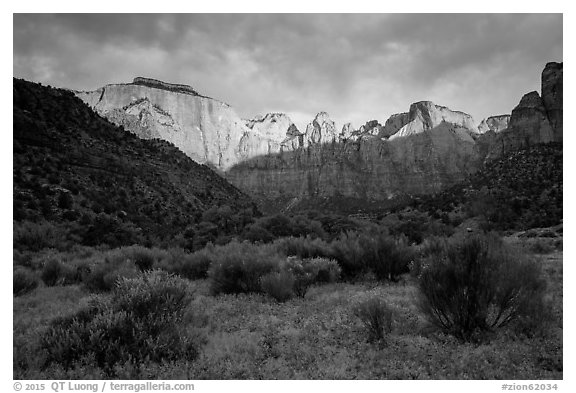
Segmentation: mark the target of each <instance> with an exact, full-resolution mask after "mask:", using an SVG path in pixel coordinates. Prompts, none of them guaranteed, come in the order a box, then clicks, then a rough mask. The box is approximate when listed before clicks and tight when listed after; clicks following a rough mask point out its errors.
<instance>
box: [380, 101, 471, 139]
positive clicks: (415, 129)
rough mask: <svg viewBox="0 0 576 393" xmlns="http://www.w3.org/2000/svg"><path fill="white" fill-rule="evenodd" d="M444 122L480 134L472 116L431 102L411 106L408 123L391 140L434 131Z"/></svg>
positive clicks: (421, 102)
mask: <svg viewBox="0 0 576 393" xmlns="http://www.w3.org/2000/svg"><path fill="white" fill-rule="evenodd" d="M443 122H444V123H450V124H453V125H455V126H458V127H460V128H463V129H466V130H468V131H470V132H473V133H477V132H478V129H477V128H476V126H475V125H474V119H473V118H472V116H470V115H468V114H466V113H464V112H459V111H452V110H450V109H448V108H446V107H444V106H439V105H435V104H434V103H433V102H431V101H420V102H416V103H414V104H412V105H410V111H409V112H408V123H406V124H405V125H404V126H402V128H400V129H399V130H398V132H396V133H395V134H393V135H392V136H390V139H396V138H401V137H406V136H410V135H415V134H419V133H422V132H424V131H427V130H430V129H433V128H434V127H437V126H439V125H440V124H441V123H443Z"/></svg>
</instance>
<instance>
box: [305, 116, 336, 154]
mask: <svg viewBox="0 0 576 393" xmlns="http://www.w3.org/2000/svg"><path fill="white" fill-rule="evenodd" d="M338 139H339V138H338V133H337V132H336V125H335V124H334V122H333V121H332V120H331V119H330V116H329V115H328V113H326V112H320V113H318V114H317V115H316V117H315V118H314V120H312V122H311V123H309V124H308V126H306V134H305V136H304V143H305V145H306V146H309V145H315V144H319V143H329V142H332V141H338Z"/></svg>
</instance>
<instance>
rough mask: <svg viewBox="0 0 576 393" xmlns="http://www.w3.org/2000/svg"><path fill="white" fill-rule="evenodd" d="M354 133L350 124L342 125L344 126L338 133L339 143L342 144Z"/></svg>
mask: <svg viewBox="0 0 576 393" xmlns="http://www.w3.org/2000/svg"><path fill="white" fill-rule="evenodd" d="M354 131H355V130H354V127H353V126H352V123H346V124H344V126H343V127H342V132H341V133H340V141H341V142H343V141H345V140H348V139H350V138H351V137H352V133H354Z"/></svg>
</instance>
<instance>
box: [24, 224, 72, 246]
mask: <svg viewBox="0 0 576 393" xmlns="http://www.w3.org/2000/svg"><path fill="white" fill-rule="evenodd" d="M13 243H14V248H15V249H17V250H20V251H39V250H42V249H43V248H57V249H65V248H66V247H68V242H67V240H66V233H65V231H64V229H62V228H61V227H58V226H56V225H54V224H52V223H49V222H37V223H36V222H29V221H23V222H14V234H13Z"/></svg>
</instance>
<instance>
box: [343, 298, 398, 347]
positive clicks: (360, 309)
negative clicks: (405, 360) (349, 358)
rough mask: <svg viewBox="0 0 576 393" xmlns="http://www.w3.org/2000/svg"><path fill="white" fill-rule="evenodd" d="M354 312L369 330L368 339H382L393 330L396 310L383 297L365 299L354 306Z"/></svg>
mask: <svg viewBox="0 0 576 393" xmlns="http://www.w3.org/2000/svg"><path fill="white" fill-rule="evenodd" d="M353 312H354V315H355V316H356V317H358V318H359V319H360V321H361V322H362V324H363V325H364V327H365V328H366V330H367V331H368V340H370V341H374V340H381V339H383V338H385V337H386V336H387V335H388V334H390V333H391V332H392V323H393V319H394V311H393V310H392V308H391V307H390V306H388V304H386V302H385V301H384V300H382V299H381V298H379V297H371V298H369V299H367V300H364V301H362V302H360V303H358V304H357V305H355V306H354V309H353Z"/></svg>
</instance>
